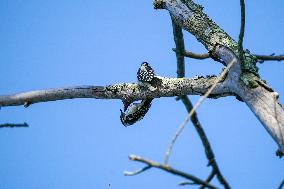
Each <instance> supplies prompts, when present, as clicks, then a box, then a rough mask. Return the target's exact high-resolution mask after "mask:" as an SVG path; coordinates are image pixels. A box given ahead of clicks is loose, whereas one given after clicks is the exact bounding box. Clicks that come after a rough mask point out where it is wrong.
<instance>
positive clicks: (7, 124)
mask: <svg viewBox="0 0 284 189" xmlns="http://www.w3.org/2000/svg"><path fill="white" fill-rule="evenodd" d="M7 127H8V128H14V127H29V125H28V124H27V123H3V124H0V128H7Z"/></svg>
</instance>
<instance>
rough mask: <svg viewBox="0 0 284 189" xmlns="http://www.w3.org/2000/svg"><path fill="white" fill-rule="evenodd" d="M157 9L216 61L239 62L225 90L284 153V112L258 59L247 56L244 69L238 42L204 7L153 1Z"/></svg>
mask: <svg viewBox="0 0 284 189" xmlns="http://www.w3.org/2000/svg"><path fill="white" fill-rule="evenodd" d="M154 7H155V8H156V9H166V10H168V11H169V13H170V15H171V16H172V17H173V18H174V19H175V22H176V23H177V24H179V25H180V26H181V27H182V28H183V29H185V30H186V31H188V32H190V33H191V34H192V35H194V36H195V37H196V39H197V40H198V41H199V42H201V43H202V44H203V45H204V46H205V48H206V49H207V50H208V51H209V52H211V54H212V56H213V57H218V58H219V59H222V60H223V61H224V62H225V63H226V64H228V63H229V62H231V61H232V60H233V59H234V58H236V59H237V60H238V64H236V65H235V66H234V67H233V68H232V69H231V71H230V72H229V74H228V76H227V78H226V80H225V81H224V86H226V87H229V91H230V92H233V93H235V94H237V95H238V96H239V97H240V98H241V99H242V100H243V101H244V102H245V103H246V104H247V105H248V107H249V108H250V109H251V111H252V112H253V113H254V114H255V115H256V117H257V118H258V119H259V120H260V121H261V123H262V124H263V126H264V127H265V129H266V130H267V131H268V133H269V134H270V135H271V136H272V138H273V139H274V140H275V142H276V143H277V144H278V146H279V150H280V151H281V152H282V153H284V137H283V136H284V111H283V108H282V107H281V105H280V104H279V102H278V94H277V93H276V92H274V91H273V90H272V89H271V88H270V87H268V86H267V85H266V84H265V83H264V82H263V81H262V80H261V79H260V78H258V76H259V75H258V73H257V68H256V66H255V63H256V62H257V59H256V57H255V56H253V55H252V54H249V53H246V54H245V60H244V61H245V64H244V65H243V66H242V69H241V68H240V63H239V59H238V57H237V56H239V52H238V44H237V43H236V41H234V40H233V39H232V38H231V37H230V36H229V35H228V34H227V33H226V32H225V31H224V30H222V29H221V28H220V27H219V26H218V25H217V24H216V23H215V22H213V21H212V20H211V19H210V18H209V17H208V16H207V15H206V14H205V13H203V12H202V10H203V7H202V6H200V5H197V4H195V3H194V2H193V1H192V0H154Z"/></svg>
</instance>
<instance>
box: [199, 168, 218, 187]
mask: <svg viewBox="0 0 284 189" xmlns="http://www.w3.org/2000/svg"><path fill="white" fill-rule="evenodd" d="M215 175H216V172H215V170H214V169H213V170H212V171H211V173H210V175H209V176H208V177H207V179H206V180H205V181H206V182H208V183H210V182H211V180H212V179H213V178H214V176H215ZM204 188H205V186H201V187H200V188H199V189H204Z"/></svg>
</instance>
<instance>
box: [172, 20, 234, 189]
mask: <svg viewBox="0 0 284 189" xmlns="http://www.w3.org/2000/svg"><path fill="white" fill-rule="evenodd" d="M172 27H173V35H174V41H175V45H176V48H175V53H176V57H177V70H178V71H177V74H178V75H177V76H178V77H179V78H182V77H184V76H185V71H184V70H185V65H184V55H183V54H182V52H185V49H184V40H183V33H182V29H181V27H180V26H178V25H176V24H175V22H174V20H173V18H172ZM208 57H209V54H208ZM179 98H180V99H181V100H182V102H183V104H184V105H185V107H186V109H187V111H188V113H190V112H191V111H192V108H193V105H192V103H191V101H190V100H189V98H188V97H187V96H186V95H182V96H180V97H179ZM190 119H191V122H192V124H193V126H194V128H195V130H196V131H197V133H198V135H199V137H200V139H201V141H202V144H203V147H204V149H205V154H206V157H207V159H208V162H209V164H210V165H212V169H213V170H212V174H210V175H211V176H212V178H213V177H214V174H215V173H216V174H217V178H218V180H219V182H220V183H221V184H223V185H224V187H225V188H230V186H229V184H228V182H227V181H226V179H225V178H224V176H223V175H222V173H221V171H220V169H219V166H218V164H217V162H216V160H215V157H214V152H213V150H212V148H211V145H210V143H209V140H208V138H207V136H206V134H205V131H204V130H203V128H202V125H201V123H200V122H199V119H198V117H197V114H196V112H193V114H192V116H191V118H190ZM208 178H209V181H208V182H210V179H212V178H210V176H209V177H208ZM201 187H202V186H201Z"/></svg>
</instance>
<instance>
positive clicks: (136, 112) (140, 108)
mask: <svg viewBox="0 0 284 189" xmlns="http://www.w3.org/2000/svg"><path fill="white" fill-rule="evenodd" d="M152 100H153V99H152V98H151V99H145V100H142V101H141V102H140V103H132V104H131V105H130V106H129V107H128V108H127V109H126V111H125V112H123V111H122V110H120V112H121V113H120V121H121V123H122V124H123V125H124V126H125V127H127V126H130V125H133V124H134V123H136V122H137V121H140V120H141V119H143V118H144V116H145V115H146V113H147V112H148V110H149V108H150V107H151V102H152Z"/></svg>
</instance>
